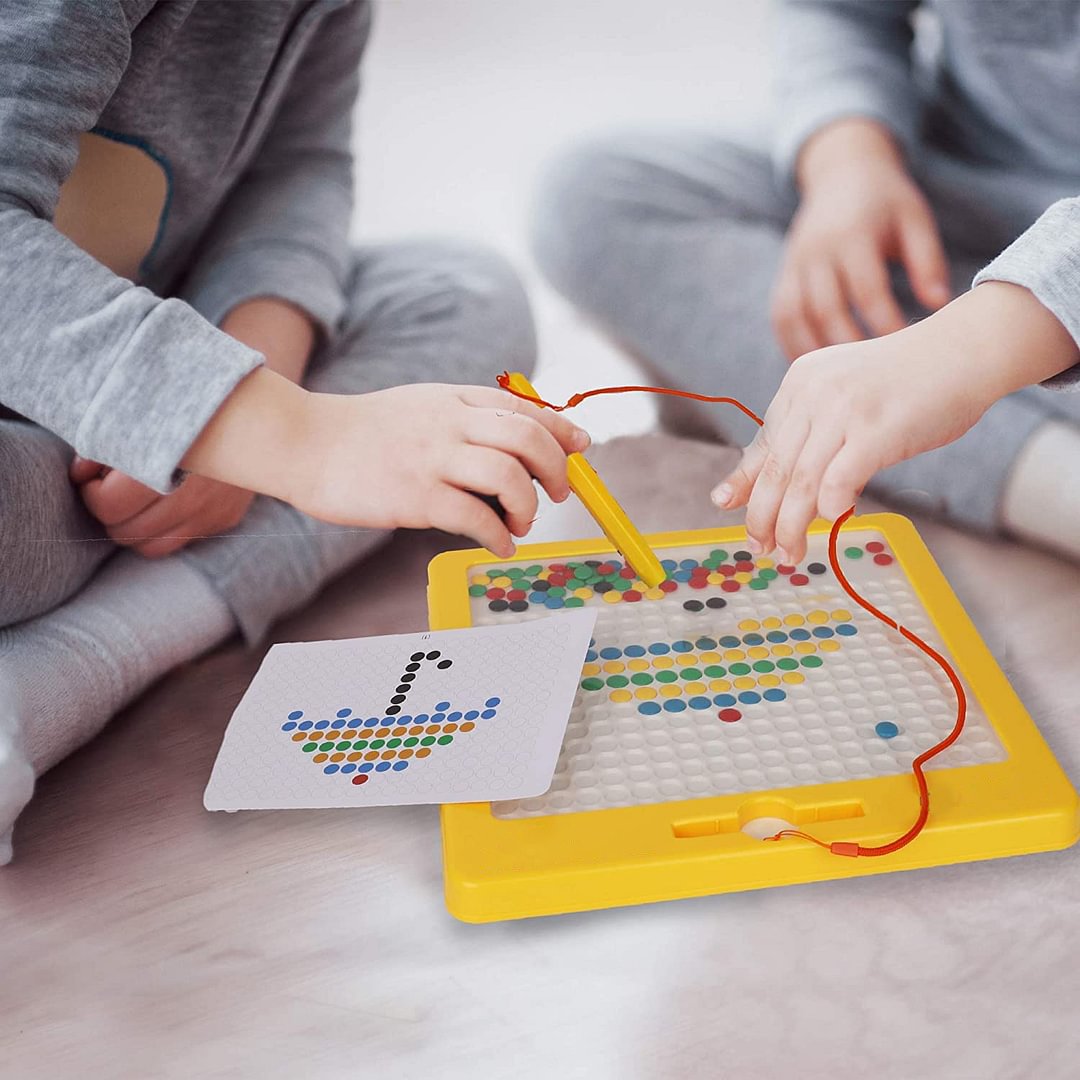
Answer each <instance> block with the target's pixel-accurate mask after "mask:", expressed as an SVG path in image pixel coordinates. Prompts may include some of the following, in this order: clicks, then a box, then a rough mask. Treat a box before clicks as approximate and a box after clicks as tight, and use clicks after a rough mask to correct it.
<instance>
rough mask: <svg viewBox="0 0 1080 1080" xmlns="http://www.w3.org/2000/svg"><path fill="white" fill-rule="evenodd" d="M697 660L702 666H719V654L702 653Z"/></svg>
mask: <svg viewBox="0 0 1080 1080" xmlns="http://www.w3.org/2000/svg"><path fill="white" fill-rule="evenodd" d="M698 659H699V660H700V661H701V662H702V663H703V664H719V663H720V654H719V653H718V652H703V653H702V654H701V656H699V657H698Z"/></svg>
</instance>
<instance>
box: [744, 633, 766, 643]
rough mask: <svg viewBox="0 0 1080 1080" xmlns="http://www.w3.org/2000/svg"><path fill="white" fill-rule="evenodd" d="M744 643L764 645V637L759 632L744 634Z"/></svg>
mask: <svg viewBox="0 0 1080 1080" xmlns="http://www.w3.org/2000/svg"><path fill="white" fill-rule="evenodd" d="M743 644H744V645H764V644H765V639H764V638H763V637H762V636H761V635H760V634H745V635H743Z"/></svg>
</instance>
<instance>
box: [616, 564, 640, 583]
mask: <svg viewBox="0 0 1080 1080" xmlns="http://www.w3.org/2000/svg"><path fill="white" fill-rule="evenodd" d="M619 577H621V578H626V580H627V581H633V580H634V578H636V577H637V573H636V572H635V571H633V570H631V569H630V567H629V566H624V567H623V568H622V569H621V570H620V571H619Z"/></svg>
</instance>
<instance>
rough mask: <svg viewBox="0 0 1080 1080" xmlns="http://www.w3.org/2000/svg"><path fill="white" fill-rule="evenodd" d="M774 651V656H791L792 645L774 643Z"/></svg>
mask: <svg viewBox="0 0 1080 1080" xmlns="http://www.w3.org/2000/svg"><path fill="white" fill-rule="evenodd" d="M772 652H773V656H790V655H791V646H790V645H774V646H773V647H772Z"/></svg>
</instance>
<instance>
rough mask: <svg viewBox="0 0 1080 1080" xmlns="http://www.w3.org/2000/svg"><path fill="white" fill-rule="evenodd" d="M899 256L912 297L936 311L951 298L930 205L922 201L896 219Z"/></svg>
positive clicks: (945, 260)
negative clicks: (912, 293)
mask: <svg viewBox="0 0 1080 1080" xmlns="http://www.w3.org/2000/svg"><path fill="white" fill-rule="evenodd" d="M898 229H899V237H898V240H899V246H900V258H901V261H902V262H903V264H904V269H905V270H907V274H908V278H909V280H910V281H911V289H912V292H914V293H915V298H916V299H917V300H918V301H919V303H920V304H922V305H923V306H924V307H927V308H930V310H931V311H936V310H937V309H938V308H940V307H943V306H944V305H945V304H947V303H948V302H949V301H950V300H951V299H952V290H951V288H950V286H949V263H948V260H947V259H946V258H945V249H944V247H943V246H942V243H941V237H940V235H939V234H938V228H937V223H936V222H935V221H934V215H933V214H932V213H931V211H930V208H929V207H928V206H927V205H926V204H925V203H922V204H920V205H918V206H916V207H914V208H912V209H910V210H908V211H907V212H906V213H904V214H902V215H901V217H900V220H899V222H898Z"/></svg>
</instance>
